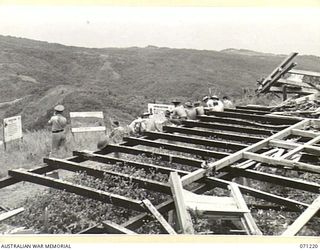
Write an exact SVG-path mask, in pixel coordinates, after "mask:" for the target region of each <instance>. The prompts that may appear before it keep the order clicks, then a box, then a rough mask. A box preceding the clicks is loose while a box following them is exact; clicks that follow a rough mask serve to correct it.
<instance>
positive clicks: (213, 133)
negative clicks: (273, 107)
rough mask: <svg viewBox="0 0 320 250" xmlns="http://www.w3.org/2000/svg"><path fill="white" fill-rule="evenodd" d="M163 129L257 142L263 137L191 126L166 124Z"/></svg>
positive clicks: (172, 131)
mask: <svg viewBox="0 0 320 250" xmlns="http://www.w3.org/2000/svg"><path fill="white" fill-rule="evenodd" d="M163 130H164V131H166V132H169V133H174V132H177V133H182V134H192V135H199V136H205V137H212V138H219V139H227V140H232V141H241V142H249V143H255V142H258V141H261V137H257V136H248V135H247V136H245V135H240V134H235V133H223V132H216V131H208V130H202V129H194V128H190V127H176V126H164V127H163Z"/></svg>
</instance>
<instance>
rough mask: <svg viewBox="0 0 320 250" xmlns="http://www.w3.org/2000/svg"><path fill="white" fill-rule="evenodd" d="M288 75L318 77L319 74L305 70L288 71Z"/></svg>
mask: <svg viewBox="0 0 320 250" xmlns="http://www.w3.org/2000/svg"><path fill="white" fill-rule="evenodd" d="M289 73H290V74H295V75H304V76H312V77H320V73H319V72H313V71H307V70H299V69H291V70H290V71H289Z"/></svg>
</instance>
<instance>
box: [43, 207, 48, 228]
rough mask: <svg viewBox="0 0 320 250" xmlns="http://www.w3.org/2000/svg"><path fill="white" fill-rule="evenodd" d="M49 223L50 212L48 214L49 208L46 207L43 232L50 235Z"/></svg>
mask: <svg viewBox="0 0 320 250" xmlns="http://www.w3.org/2000/svg"><path fill="white" fill-rule="evenodd" d="M48 223H49V212H48V207H45V208H44V214H43V231H44V232H45V233H48Z"/></svg>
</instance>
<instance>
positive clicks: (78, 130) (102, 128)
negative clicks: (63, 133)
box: [71, 126, 106, 133]
mask: <svg viewBox="0 0 320 250" xmlns="http://www.w3.org/2000/svg"><path fill="white" fill-rule="evenodd" d="M105 131H106V127H105V126H98V127H79V128H71V132H72V133H84V132H105Z"/></svg>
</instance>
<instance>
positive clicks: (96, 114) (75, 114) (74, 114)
mask: <svg viewBox="0 0 320 250" xmlns="http://www.w3.org/2000/svg"><path fill="white" fill-rule="evenodd" d="M76 117H78V118H88V117H92V118H100V119H103V112H102V111H93V112H70V118H76Z"/></svg>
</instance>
